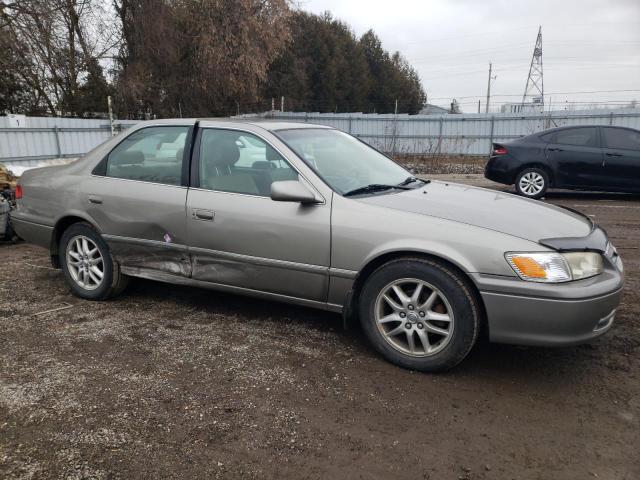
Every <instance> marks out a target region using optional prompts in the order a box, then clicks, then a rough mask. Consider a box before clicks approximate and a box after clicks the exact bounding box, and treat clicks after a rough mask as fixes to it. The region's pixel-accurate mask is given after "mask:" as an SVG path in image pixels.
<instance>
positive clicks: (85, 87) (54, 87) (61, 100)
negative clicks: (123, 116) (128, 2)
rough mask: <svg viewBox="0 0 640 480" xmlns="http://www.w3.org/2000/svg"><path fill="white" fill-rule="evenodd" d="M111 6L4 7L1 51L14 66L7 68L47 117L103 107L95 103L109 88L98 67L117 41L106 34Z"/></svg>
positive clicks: (54, 0)
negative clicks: (28, 90) (26, 89)
mask: <svg viewBox="0 0 640 480" xmlns="http://www.w3.org/2000/svg"><path fill="white" fill-rule="evenodd" d="M107 5H108V4H106V3H105V2H104V1H102V0H16V1H13V2H7V1H3V2H2V3H0V22H1V23H0V31H2V37H1V38H2V39H1V41H2V47H3V48H4V49H7V51H9V52H10V53H11V54H10V55H6V57H7V58H8V59H9V60H11V61H12V62H13V63H12V64H11V65H6V66H5V65H3V67H5V68H11V70H12V71H13V72H15V74H16V75H17V76H18V77H19V78H20V80H21V82H22V83H23V85H25V87H27V88H29V89H30V90H31V96H32V97H33V98H34V100H35V99H36V98H37V99H38V102H34V103H39V104H40V105H41V107H42V108H43V109H46V110H47V111H48V113H49V114H51V115H56V114H59V113H64V114H73V115H78V114H83V113H86V112H87V111H92V110H93V111H95V108H96V106H98V105H99V104H100V102H99V101H98V102H97V101H96V99H95V98H92V97H95V96H96V95H97V96H100V94H101V93H104V91H106V89H107V88H108V86H107V83H106V81H105V78H104V75H103V70H102V66H101V65H100V61H101V60H103V59H104V58H105V57H106V56H107V55H108V54H109V53H110V52H111V51H112V50H113V48H114V47H115V45H116V43H117V42H118V41H119V38H118V37H117V34H116V33H114V30H113V28H106V27H107V25H106V23H105V19H108V12H107V11H106V7H107ZM101 101H102V103H105V102H106V99H102V100H101ZM36 109H37V108H36ZM102 110H104V108H103V109H102Z"/></svg>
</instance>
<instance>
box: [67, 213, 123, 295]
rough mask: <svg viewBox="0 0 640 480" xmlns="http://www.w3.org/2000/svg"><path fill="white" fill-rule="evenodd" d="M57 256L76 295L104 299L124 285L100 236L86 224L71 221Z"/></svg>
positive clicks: (118, 270) (116, 266)
mask: <svg viewBox="0 0 640 480" xmlns="http://www.w3.org/2000/svg"><path fill="white" fill-rule="evenodd" d="M58 255H59V258H60V264H61V266H62V273H63V275H64V278H65V280H66V282H67V284H68V285H69V287H70V288H71V292H72V293H73V294H74V295H76V296H78V297H80V298H84V299H87V300H106V299H108V298H110V297H113V296H115V295H117V294H119V293H120V292H121V291H122V290H124V288H125V286H126V284H127V281H128V277H126V276H125V275H123V274H121V273H120V268H119V266H118V264H117V263H116V262H114V261H113V258H112V257H111V253H110V252H109V247H108V246H107V244H106V243H105V241H104V240H103V239H102V236H101V235H100V234H99V233H98V232H97V231H96V230H95V229H94V228H93V227H92V226H91V225H90V224H88V223H85V222H81V223H74V224H73V225H71V226H70V227H69V228H68V229H67V230H65V231H64V233H63V234H62V238H61V239H60V247H59V251H58Z"/></svg>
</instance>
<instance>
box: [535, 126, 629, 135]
mask: <svg viewBox="0 0 640 480" xmlns="http://www.w3.org/2000/svg"><path fill="white" fill-rule="evenodd" d="M596 127H607V128H618V129H623V130H635V131H637V130H636V129H635V128H631V127H623V126H620V125H563V126H562V127H555V128H548V129H547V130H542V131H540V132H536V133H532V134H531V135H530V136H532V137H534V136H535V137H537V136H540V135H546V134H547V133H553V132H560V131H562V130H570V129H574V128H596Z"/></svg>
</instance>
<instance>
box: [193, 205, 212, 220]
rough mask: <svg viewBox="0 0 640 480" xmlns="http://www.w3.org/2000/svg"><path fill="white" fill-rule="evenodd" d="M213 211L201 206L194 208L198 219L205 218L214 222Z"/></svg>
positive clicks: (194, 215)
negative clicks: (200, 207) (203, 208)
mask: <svg viewBox="0 0 640 480" xmlns="http://www.w3.org/2000/svg"><path fill="white" fill-rule="evenodd" d="M213 217H214V214H213V211H212V210H202V209H199V208H195V209H194V210H193V218H195V219H197V220H204V221H207V222H213Z"/></svg>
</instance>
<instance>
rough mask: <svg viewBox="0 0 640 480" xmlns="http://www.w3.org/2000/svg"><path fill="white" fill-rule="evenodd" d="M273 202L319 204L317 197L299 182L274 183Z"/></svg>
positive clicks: (272, 190)
mask: <svg viewBox="0 0 640 480" xmlns="http://www.w3.org/2000/svg"><path fill="white" fill-rule="evenodd" d="M271 200H274V201H276V202H299V203H307V204H308V203H319V201H318V199H317V198H316V196H315V195H314V194H313V193H312V192H310V191H309V189H308V188H307V187H305V186H304V185H303V184H302V183H300V182H299V181H297V180H287V181H282V182H273V183H272V184H271Z"/></svg>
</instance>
